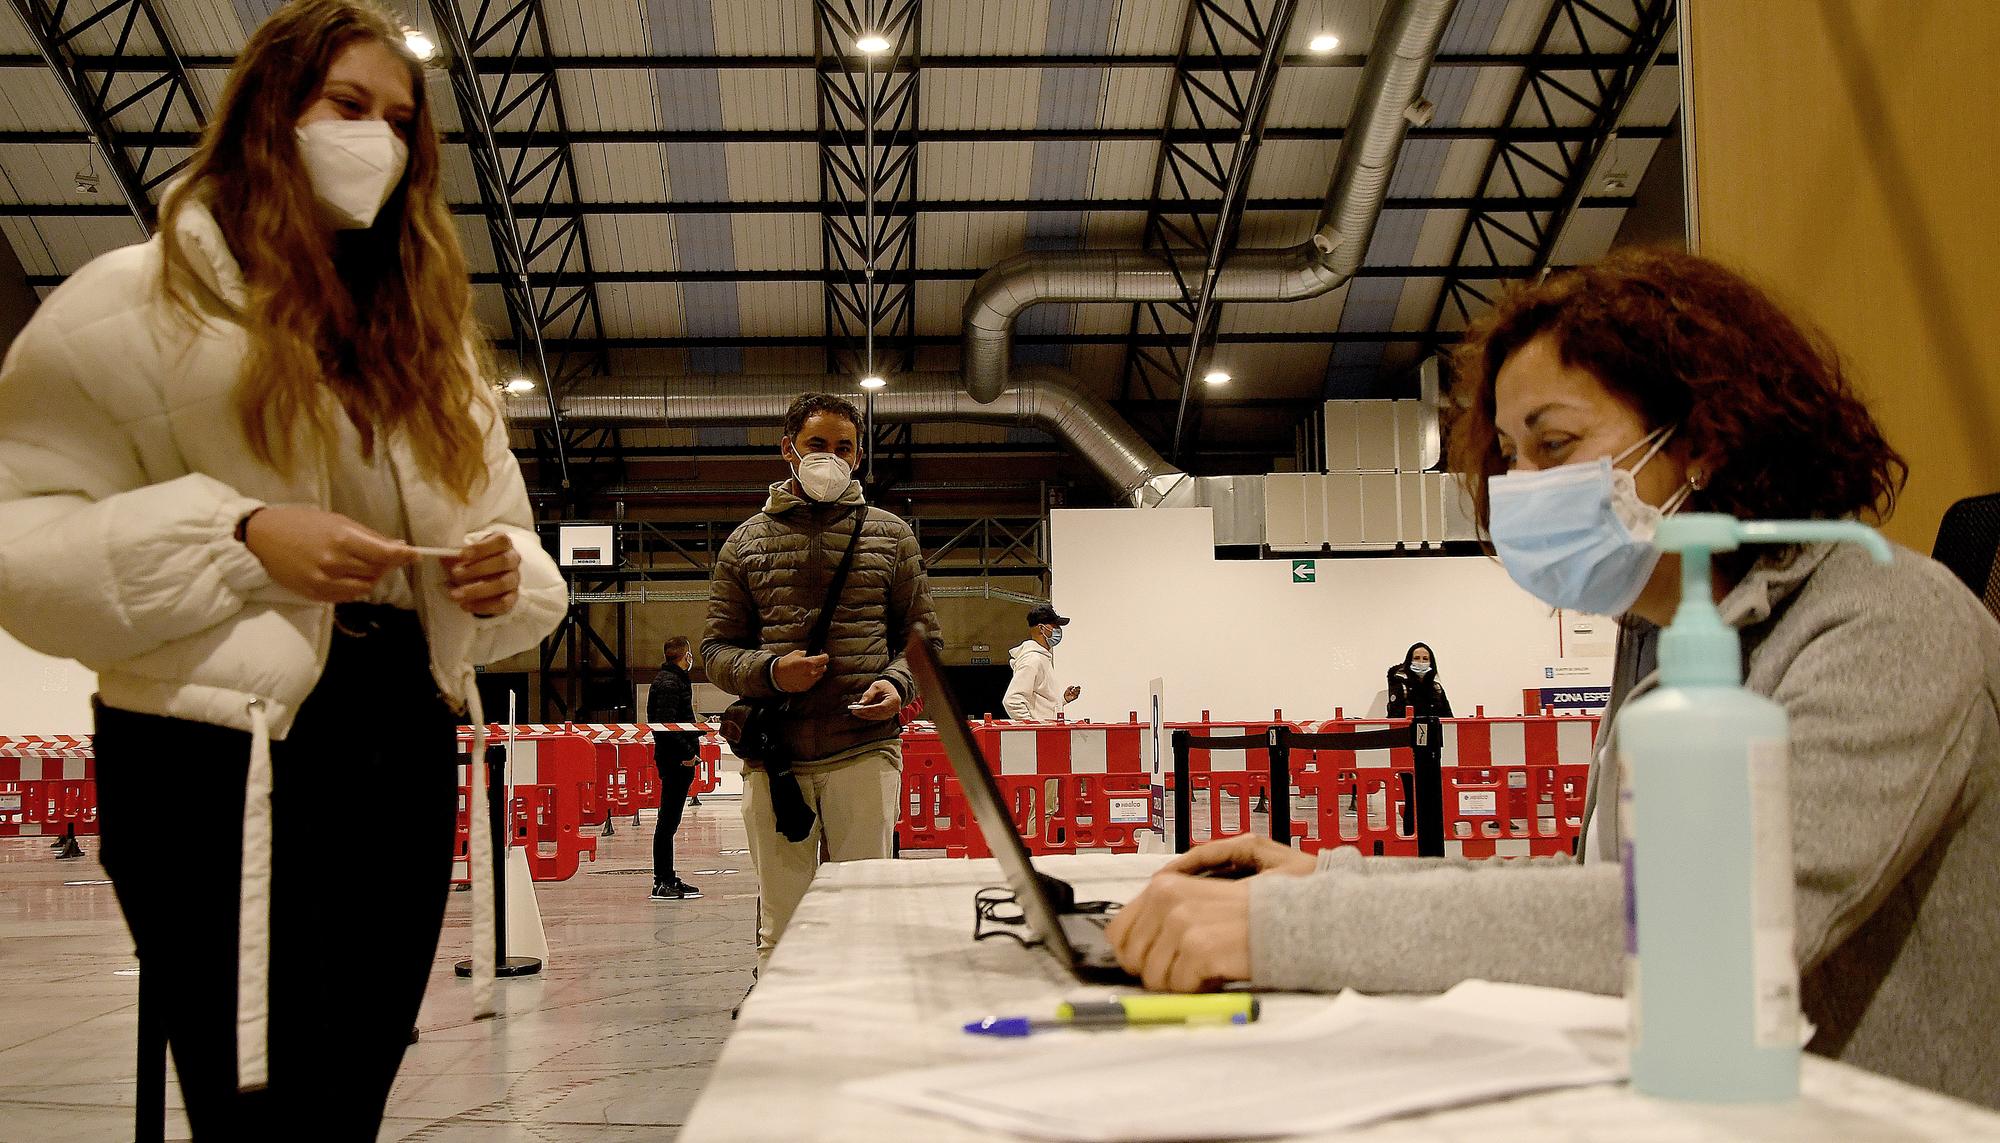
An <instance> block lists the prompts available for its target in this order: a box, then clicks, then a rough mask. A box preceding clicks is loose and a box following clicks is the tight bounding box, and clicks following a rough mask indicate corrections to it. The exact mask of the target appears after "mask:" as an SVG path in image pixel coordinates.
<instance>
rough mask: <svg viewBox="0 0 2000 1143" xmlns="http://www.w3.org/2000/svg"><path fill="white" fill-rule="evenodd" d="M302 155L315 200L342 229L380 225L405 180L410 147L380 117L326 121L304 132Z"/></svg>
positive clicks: (300, 131) (309, 125)
mask: <svg viewBox="0 0 2000 1143" xmlns="http://www.w3.org/2000/svg"><path fill="white" fill-rule="evenodd" d="M298 138H299V157H300V159H301V160H303V161H304V163H305V166H306V177H307V178H309V179H311V180H312V188H313V197H314V198H316V199H318V200H319V205H320V209H321V210H322V211H324V212H325V214H326V218H327V221H328V222H331V223H332V224H333V225H334V227H335V228H337V229H340V230H366V229H368V228H369V227H371V226H373V225H375V216H376V215H377V214H378V213H380V212H381V210H382V206H383V204H384V203H387V202H388V201H389V196H390V195H392V194H395V193H396V187H397V186H398V185H399V184H400V183H401V182H402V181H403V167H404V164H406V163H407V162H408V161H409V158H410V148H409V147H408V146H407V145H405V144H404V142H403V141H402V140H401V139H399V138H397V136H396V129H395V128H393V127H391V126H389V124H388V123H386V122H384V121H382V120H380V119H322V120H319V121H318V122H316V123H308V124H306V125H305V126H303V127H301V128H299V129H298Z"/></svg>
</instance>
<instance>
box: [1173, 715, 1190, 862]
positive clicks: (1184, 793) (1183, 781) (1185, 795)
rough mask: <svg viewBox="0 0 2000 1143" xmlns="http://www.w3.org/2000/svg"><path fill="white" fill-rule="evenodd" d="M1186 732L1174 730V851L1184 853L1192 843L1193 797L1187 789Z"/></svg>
mask: <svg viewBox="0 0 2000 1143" xmlns="http://www.w3.org/2000/svg"><path fill="white" fill-rule="evenodd" d="M1188 769H1189V767H1188V732H1187V731H1185V730H1176V731H1174V852H1175V853H1186V852H1187V851H1188V847H1189V846H1191V845H1192V844H1194V832H1193V830H1194V797H1193V792H1192V791H1191V790H1189V789H1188V787H1189V786H1190V785H1192V784H1193V783H1192V781H1191V779H1190V778H1189V775H1188Z"/></svg>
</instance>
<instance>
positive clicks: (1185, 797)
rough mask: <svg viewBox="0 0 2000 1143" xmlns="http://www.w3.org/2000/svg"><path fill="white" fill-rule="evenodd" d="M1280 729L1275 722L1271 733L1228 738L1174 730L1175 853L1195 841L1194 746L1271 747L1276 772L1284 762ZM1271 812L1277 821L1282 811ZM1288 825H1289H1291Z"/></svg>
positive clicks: (1234, 735) (1240, 748)
mask: <svg viewBox="0 0 2000 1143" xmlns="http://www.w3.org/2000/svg"><path fill="white" fill-rule="evenodd" d="M1278 729H1279V728H1278V727H1275V726H1274V727H1272V728H1271V731H1270V733H1266V734H1232V735H1229V736H1228V737H1225V738H1206V737H1203V736H1201V735H1198V734H1189V733H1188V732H1187V731H1185V730H1176V731H1174V852H1175V853H1186V852H1187V851H1188V849H1189V847H1190V846H1192V845H1193V844H1194V790H1193V785H1194V783H1193V782H1192V781H1191V780H1190V778H1189V769H1190V767H1189V763H1188V751H1189V750H1190V749H1192V748H1199V749H1202V750H1269V751H1272V758H1273V763H1272V765H1273V766H1274V769H1273V770H1272V771H1271V772H1272V773H1273V774H1276V773H1278V772H1279V771H1278V770H1277V769H1276V768H1275V767H1277V766H1278V765H1280V763H1278V762H1277V761H1276V759H1277V750H1278V749H1279V748H1278V747H1276V746H1274V743H1276V742H1277V737H1276V732H1277V731H1278ZM1216 796H1217V794H1216V793H1215V791H1213V790H1210V791H1209V797H1211V798H1213V797H1216ZM1272 797H1273V798H1276V797H1278V794H1277V791H1275V790H1274V791H1272ZM1278 804H1279V803H1277V802H1273V803H1272V805H1273V806H1274V807H1275V806H1277V805H1278ZM1271 812H1272V819H1271V820H1273V821H1276V820H1277V816H1276V815H1277V813H1278V811H1277V810H1276V809H1275V808H1274V809H1273V810H1272V811H1271ZM1286 828H1287V829H1289V828H1290V827H1289V826H1288V827H1286Z"/></svg>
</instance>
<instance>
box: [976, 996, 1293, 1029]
mask: <svg viewBox="0 0 2000 1143" xmlns="http://www.w3.org/2000/svg"><path fill="white" fill-rule="evenodd" d="M1258 1011H1259V1006H1258V1003H1257V997H1256V995H1255V994H1254V993H1249V992H1208V993H1200V994H1196V995H1186V996H1174V995H1168V996H1153V995H1146V996H1120V997H1118V998H1116V999H1113V1000H1105V1001H1081V1002H1078V1001H1067V1002H1064V1003H1062V1004H1059V1005H1057V1006H1056V1015H1055V1019H1053V1020H1038V1019H1035V1018H1034V1017H1031V1016H988V1017H987V1018H986V1019H984V1020H975V1021H973V1022H972V1023H970V1024H967V1025H966V1026H965V1030H966V1031H968V1032H971V1033H973V1034H974V1035H978V1036H1026V1035H1028V1034H1029V1033H1032V1032H1043V1031H1048V1030H1050V1029H1053V1028H1124V1027H1128V1026H1130V1025H1134V1024H1248V1023H1250V1022H1251V1021H1252V1020H1255V1019H1256V1018H1257V1014H1258Z"/></svg>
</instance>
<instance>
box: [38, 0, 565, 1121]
mask: <svg viewBox="0 0 2000 1143" xmlns="http://www.w3.org/2000/svg"><path fill="white" fill-rule="evenodd" d="M425 94H426V85H425V82H424V71H423V66H422V64H421V63H420V62H419V61H418V60H417V59H416V58H415V57H414V56H413V55H412V54H411V53H410V51H409V49H408V48H406V47H405V46H404V35H403V29H401V28H400V27H398V26H397V24H396V23H395V22H394V21H392V20H391V19H389V18H388V17H387V16H386V15H385V14H384V13H382V12H381V11H380V10H378V9H376V8H374V7H372V6H369V5H367V4H365V3H360V2H353V0H294V2H293V3H291V4H288V5H286V6H285V7H284V8H282V9H280V10H279V11H278V12H277V13H276V14H275V15H274V16H272V17H271V19H270V20H269V21H268V22H267V23H265V24H264V25H263V26H262V27H261V28H260V29H259V30H258V31H257V32H256V33H255V34H254V35H253V36H252V37H251V39H250V42H249V44H248V45H247V46H246V47H245V49H244V51H243V54H242V55H241V56H240V57H239V58H238V60H237V61H236V64H235V67H234V69H233V70H232V71H231V73H230V76H229V81H228V86H227V88H226V89H225V91H224V92H223V96H222V100H221V103H220V106H219V108H218V109H217V114H216V116H215V118H214V120H213V121H212V122H211V123H210V124H209V126H208V129H207V131H206V133H205V134H204V136H203V138H202V141H201V144H200V147H199V148H198V149H197V151H196V152H195V154H194V155H193V157H192V158H191V159H190V160H189V162H188V164H187V169H186V173H185V175H184V176H183V178H182V179H181V181H180V182H179V183H177V184H176V185H175V186H173V187H172V188H171V189H169V190H168V191H167V193H166V196H165V198H164V200H163V202H162V203H161V206H160V223H159V229H158V232H157V233H156V234H155V235H154V236H153V238H152V240H151V241H148V242H145V243H143V244H141V245H137V246H130V247H126V248H124V249H121V250H115V251H113V252H111V253H109V254H106V255H104V256H102V257H100V258H98V259H96V260H95V261H93V262H91V263H90V264H89V265H87V266H85V267H83V268H82V269H81V270H79V271H77V272H76V273H75V274H74V275H72V276H71V277H70V278H69V280H68V281H67V282H65V283H64V284H63V285H62V286H61V287H59V288H58V289H57V290H56V291H55V292H54V293H53V294H51V295H50V296H49V298H48V299H47V300H46V301H44V302H43V303H42V305H41V307H40V309H39V311H38V312H37V313H36V314H35V316H34V318H33V320H31V321H30V322H29V323H28V325H27V327H26V328H25V329H24V330H23V331H22V332H21V334H20V336H19V338H18V339H17V340H16V341H15V343H14V345H13V347H12V349H11V350H10V351H9V352H8V355H7V358H6V361H5V364H4V366H0V626H4V627H5V628H6V629H7V630H8V631H9V632H11V633H12V634H13V635H14V636H15V637H16V638H18V639H20V640H21V641H22V642H23V643H26V644H27V645H29V646H31V647H34V648H36V649H38V650H41V651H43V652H45V653H48V654H52V655H57V656H63V657H67V658H72V659H76V660H79V661H81V662H82V663H83V664H84V665H85V666H87V667H90V668H91V669H92V670H94V671H96V672H97V676H98V687H99V692H98V695H97V700H96V720H97V732H96V739H95V747H96V758H97V787H98V797H99V810H100V825H101V829H102V844H103V851H102V854H103V860H104V865H105V868H106V870H107V871H108V872H109V874H110V876H111V879H112V882H113V885H114V886H115V888H116V891H117V894H118V901H119V904H120V906H121V907H122V909H123V910H124V913H125V917H126V921H127V923H128V924H129V925H130V927H131V929H132V936H133V941H134V944H135V945H136V947H137V949H138V954H139V965H140V971H141V974H142V976H141V981H142V986H143V987H144V989H145V992H146V995H147V997H148V999H147V1001H146V1003H147V1004H148V1005H149V1009H150V1006H153V1005H157V1018H158V1019H160V1020H161V1022H162V1023H163V1024H164V1026H165V1028H166V1033H167V1037H168V1041H169V1043H170V1045H171V1046H172V1049H173V1056H174V1062H175V1066H176V1069H177V1071H178V1073H179V1076H180V1083H181V1092H182V1095H183V1097H184V1099H185V1101H186V1108H187V1114H188V1119H189V1122H190V1124H191V1126H192V1127H193V1130H194V1132H195V1135H196V1137H197V1138H201V1139H269V1138H280V1137H282V1136H283V1135H285V1134H296V1133H299V1132H301V1131H304V1132H305V1133H307V1134H310V1135H312V1136H314V1137H317V1138H338V1139H372V1138H374V1137H375V1133H376V1130H377V1128H378V1127H379V1124H380V1121H381V1118H382V1110H383V1106H384V1104H385V1102H386V1100H387V1097H388V1093H389V1088H390V1084H391V1083H392V1082H393V1080H394V1079H395V1075H396V1071H397V1068H398V1067H399V1065H400V1063H401V1059H402V1053H403V1050H404V1048H405V1047H406V1046H407V1044H408V1042H409V1040H410V1029H411V1028H412V1027H413V1026H414V1023H415V1020H416V1015H417V1009H418V1005H419V1003H420V1002H421V1000H422V998H423V993H424V987H425V983H426V981H427V980H428V978H429V973H430V967H431V963H432V960H433V958H434V956H435V953H436V949H437V943H438V935H439V931H440V928H441V925H442V922H443V916H444V907H445V899H446V895H447V892H448V884H449V879H450V876H451V867H452V860H453V850H454V848H455V843H454V823H455V818H456V813H457V805H458V792H457V787H458V780H457V753H458V749H457V742H456V739H457V733H456V724H457V723H458V722H459V720H460V718H461V717H462V713H461V712H463V713H464V714H469V715H470V717H471V720H472V721H473V722H474V723H475V724H479V726H480V730H479V733H478V735H477V736H476V738H475V741H476V742H477V743H481V744H483V738H484V726H483V723H484V718H483V715H482V713H481V711H480V708H479V703H478V692H477V688H476V687H475V685H474V664H477V663H484V662H490V661H493V660H495V659H499V658H503V657H505V656H508V655H511V654H514V653H516V652H519V651H523V650H526V649H529V648H531V647H533V646H535V645H536V644H537V643H538V642H539V641H540V640H541V639H542V637H543V636H544V635H546V634H547V633H548V632H549V631H550V630H552V629H553V628H554V627H555V625H556V624H557V623H558V622H559V621H560V619H561V617H562V614H563V611H564V609H565V607H566V605H567V599H566V592H565V589H564V585H563V582H562V578H561V575H560V573H559V572H558V571H557V570H556V568H555V566H554V563H553V561H551V560H550V559H549V557H548V555H547V554H546V553H545V552H544V551H543V549H542V546H541V544H540V542H539V541H538V540H537V539H536V536H535V533H534V531H533V520H532V517H531V515H530V513H529V508H528V499H527V493H526V489H525V487H524V486H523V483H522V479H521V474H520V469H519V468H518V466H517V465H516V464H515V462H514V459H513V456H512V454H511V452H510V451H509V449H508V446H507V434H506V427H505V425H504V423H503V422H502V421H501V418H500V413H499V403H498V401H497V400H496V398H495V394H494V393H493V391H492V387H491V384H490V376H491V375H490V374H489V373H487V372H486V371H485V370H484V369H483V368H482V366H481V364H480V359H481V355H480V353H479V352H478V346H479V342H478V339H477V334H476V328H475V326H474V323H473V320H472V313H471V297H470V286H469V282H468V278H467V275H466V267H465V259H464V256H463V254H462V253H461V251H460V249H459V245H458V240H457V238H456V236H455V235H456V231H455V229H454V226H453V223H452V219H451V216H450V213H449V209H448V207H447V205H446V203H445V200H444V195H443V193H442V191H441V189H440V174H441V164H440V161H439V153H438V138H437V132H436V129H435V127H434V126H433V124H432V120H431V115H430V111H429V109H428V107H427V106H426V103H425ZM483 755H484V752H483V750H480V749H475V751H474V756H475V757H476V758H480V759H481V760H482V761H483ZM472 774H473V777H472V781H473V787H474V795H473V798H472V804H474V805H483V804H484V767H483V765H475V766H474V767H473V771H472ZM169 805H171V806H179V807H184V808H186V809H188V810H190V811H191V812H195V813H198V814H199V815H200V816H201V820H202V821H203V823H204V825H203V828H204V830H205V831H210V832H205V833H204V834H203V836H202V838H201V843H200V844H199V845H191V844H190V838H189V836H188V835H187V834H186V833H185V830H184V826H183V824H182V823H183V822H184V821H185V817H184V815H181V814H167V813H163V812H162V807H163V806H169ZM485 821H486V818H485V815H484V814H474V815H472V823H473V825H472V844H471V849H472V852H471V854H470V855H469V856H470V858H471V868H472V870H473V886H474V892H473V898H474V900H473V906H474V908H473V912H474V944H475V953H474V960H475V964H477V965H479V967H480V969H481V972H480V973H479V974H478V976H477V977H476V978H475V984H474V999H475V1002H476V1004H478V1005H479V1006H480V1007H484V1008H487V1009H489V1010H490V1007H491V1004H490V997H491V991H492V989H491V983H490V981H491V965H492V952H491V949H490V940H491V930H492V920H491V918H492V909H491V893H492V886H491V882H490V880H489V879H488V878H487V877H486V876H484V873H485V870H487V869H490V868H491V865H490V861H491V856H490V851H491V844H492V842H491V838H490V836H488V833H487V831H486V829H485V828H484V826H485ZM218 829H220V830H221V831H222V837H221V838H218V837H216V835H215V834H214V833H213V832H212V831H215V830H218ZM225 839H226V840H225ZM215 841H222V842H223V844H221V845H219V846H218V845H215V844H212V843H213V842H215ZM481 946H487V947H485V949H484V951H483V952H482V951H481ZM336 950H345V951H346V952H347V953H348V954H350V955H344V956H340V957H338V959H337V963H334V962H330V961H329V960H328V954H329V952H333V951H336ZM153 1015H155V1013H154V1012H153V1011H151V1010H149V1016H153Z"/></svg>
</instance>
